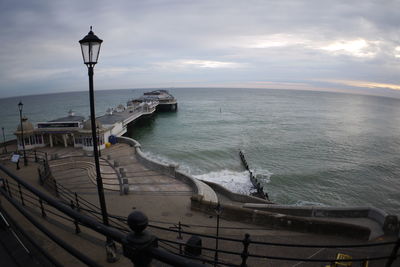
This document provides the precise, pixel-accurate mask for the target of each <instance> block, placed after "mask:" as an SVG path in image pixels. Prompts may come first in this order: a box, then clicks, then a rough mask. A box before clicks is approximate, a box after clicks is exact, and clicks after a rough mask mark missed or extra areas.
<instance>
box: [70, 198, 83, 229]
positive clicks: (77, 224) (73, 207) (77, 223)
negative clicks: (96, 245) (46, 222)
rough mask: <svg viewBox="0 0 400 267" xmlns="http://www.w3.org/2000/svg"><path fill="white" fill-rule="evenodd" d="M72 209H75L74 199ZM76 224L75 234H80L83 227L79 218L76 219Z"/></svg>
mask: <svg viewBox="0 0 400 267" xmlns="http://www.w3.org/2000/svg"><path fill="white" fill-rule="evenodd" d="M71 209H73V210H74V209H75V205H74V201H72V200H71ZM74 224H75V234H79V233H80V232H81V229H80V228H79V222H78V220H77V219H74Z"/></svg>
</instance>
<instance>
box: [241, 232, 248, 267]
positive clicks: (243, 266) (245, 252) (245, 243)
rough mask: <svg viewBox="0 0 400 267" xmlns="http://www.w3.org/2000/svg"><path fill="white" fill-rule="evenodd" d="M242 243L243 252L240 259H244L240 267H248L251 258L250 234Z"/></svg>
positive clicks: (245, 236) (246, 235)
mask: <svg viewBox="0 0 400 267" xmlns="http://www.w3.org/2000/svg"><path fill="white" fill-rule="evenodd" d="M242 243H243V252H242V254H241V255H240V257H241V258H242V263H241V264H240V267H246V266H247V263H246V262H247V258H248V257H249V245H250V235H249V234H248V233H246V234H245V235H244V239H243V241H242Z"/></svg>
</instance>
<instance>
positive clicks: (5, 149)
mask: <svg viewBox="0 0 400 267" xmlns="http://www.w3.org/2000/svg"><path fill="white" fill-rule="evenodd" d="M1 130H2V131H3V146H4V153H7V146H6V136H5V134H4V127H1Z"/></svg>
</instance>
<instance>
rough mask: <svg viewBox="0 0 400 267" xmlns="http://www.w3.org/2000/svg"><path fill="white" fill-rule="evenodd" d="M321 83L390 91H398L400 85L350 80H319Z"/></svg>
mask: <svg viewBox="0 0 400 267" xmlns="http://www.w3.org/2000/svg"><path fill="white" fill-rule="evenodd" d="M321 81H323V82H329V83H334V84H335V83H336V84H343V85H347V86H353V87H360V88H374V89H375V88H378V89H379V88H384V89H391V90H400V84H391V83H377V82H369V81H351V80H329V79H327V80H321Z"/></svg>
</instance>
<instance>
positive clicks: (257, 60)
mask: <svg viewBox="0 0 400 267" xmlns="http://www.w3.org/2000/svg"><path fill="white" fill-rule="evenodd" d="M399 10H400V0H398V1H386V0H380V1H372V0H362V1H358V0H352V1H347V0H346V1H340V0H337V1H324V0H316V1H314V0H307V1H302V0H292V1H291V0H280V1H268V0H263V1H254V0H242V1H238V0H192V1H190V0H175V1H174V0H170V1H167V0H121V1H119V0H113V1H104V0H98V1H84V0H78V1H76V0H68V1H56V0H35V1H31V0H27V1H20V0H0V25H1V27H0V98H3V97H10V96H20V95H32V94H43V93H57V92H67V91H83V90H88V89H87V88H88V79H87V70H86V66H85V65H84V64H83V61H82V55H81V52H80V47H79V43H78V41H79V40H80V39H82V38H83V37H84V36H85V35H86V34H87V33H88V31H89V27H90V26H93V31H94V33H95V34H96V35H97V36H98V37H99V38H101V39H103V41H104V42H103V44H102V47H101V51H100V57H99V62H98V64H97V65H96V67H95V77H94V79H95V90H106V89H125V88H126V89H134V88H171V87H235V88H273V89H301V90H302V89H306V90H322V91H323V90H328V91H331V90H333V91H343V92H355V93H358V92H361V93H368V94H369V93H371V94H380V95H387V96H395V97H396V96H397V97H400V75H399V74H400V30H399V29H400V16H399V15H398V11H399Z"/></svg>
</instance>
